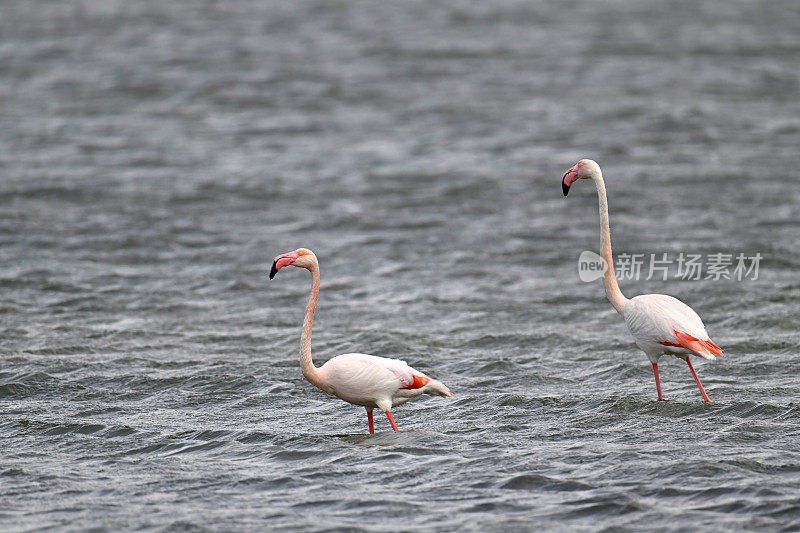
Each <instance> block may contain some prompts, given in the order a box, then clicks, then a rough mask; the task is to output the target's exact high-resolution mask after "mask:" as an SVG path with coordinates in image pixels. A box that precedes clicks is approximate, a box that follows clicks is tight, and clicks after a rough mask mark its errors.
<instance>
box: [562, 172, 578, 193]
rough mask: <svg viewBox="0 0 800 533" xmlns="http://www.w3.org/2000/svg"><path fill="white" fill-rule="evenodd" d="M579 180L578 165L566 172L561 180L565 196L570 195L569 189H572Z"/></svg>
mask: <svg viewBox="0 0 800 533" xmlns="http://www.w3.org/2000/svg"><path fill="white" fill-rule="evenodd" d="M577 179H578V169H577V165H575V166H574V167H572V168H571V169H569V170H567V171H566V172H564V177H563V178H561V190H562V191H563V192H564V196H566V195H567V194H569V188H570V187H572V184H573V183H575V181H576V180H577Z"/></svg>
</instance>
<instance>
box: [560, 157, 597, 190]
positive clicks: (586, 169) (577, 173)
mask: <svg viewBox="0 0 800 533" xmlns="http://www.w3.org/2000/svg"><path fill="white" fill-rule="evenodd" d="M600 175H601V173H600V165H598V164H597V163H595V162H594V161H592V160H591V159H581V160H580V161H578V162H577V163H576V164H575V166H574V167H572V168H571V169H569V170H567V171H566V172H564V177H563V178H561V190H562V191H564V196H566V195H567V194H569V188H570V187H572V184H573V183H575V182H576V181H578V180H581V179H594V178H596V177H597V176H600Z"/></svg>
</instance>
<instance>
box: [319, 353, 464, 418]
mask: <svg viewBox="0 0 800 533" xmlns="http://www.w3.org/2000/svg"><path fill="white" fill-rule="evenodd" d="M319 371H320V374H321V376H322V378H323V379H324V382H325V384H326V385H327V388H328V389H329V390H326V392H329V394H332V395H334V396H336V397H337V398H341V399H342V400H344V401H346V402H348V403H352V404H354V405H361V406H363V407H366V408H367V409H373V408H376V407H377V408H378V409H380V410H381V411H390V410H391V409H392V407H395V406H398V405H402V404H404V403H406V402H407V401H409V400H411V399H412V398H415V397H417V396H419V395H420V394H425V393H428V394H437V395H439V396H452V395H453V394H452V393H451V392H450V391H449V390H448V389H447V387H445V386H444V385H443V384H442V383H441V382H439V381H437V380H435V379H431V378H430V377H428V376H426V375H425V374H423V373H422V372H420V371H419V370H415V369H414V368H412V367H410V366H408V364H407V363H406V362H405V361H401V360H399V359H388V358H386V357H376V356H374V355H368V354H364V353H346V354H342V355H337V356H336V357H334V358H333V359H331V360H329V361H328V362H327V363H325V364H324V365H322V367H320V369H319Z"/></svg>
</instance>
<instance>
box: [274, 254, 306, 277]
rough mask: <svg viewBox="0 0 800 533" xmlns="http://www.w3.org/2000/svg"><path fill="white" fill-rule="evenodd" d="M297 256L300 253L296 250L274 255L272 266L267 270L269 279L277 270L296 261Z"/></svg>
mask: <svg viewBox="0 0 800 533" xmlns="http://www.w3.org/2000/svg"><path fill="white" fill-rule="evenodd" d="M298 257H300V253H299V252H297V251H294V252H289V253H286V254H281V255H279V256H278V257H276V258H275V261H274V262H273V263H272V268H271V269H270V270H269V279H272V278H274V277H275V274H277V273H278V270H280V269H282V268H283V267H285V266H286V265H291V264H292V263H294V262H295V261H297V258H298Z"/></svg>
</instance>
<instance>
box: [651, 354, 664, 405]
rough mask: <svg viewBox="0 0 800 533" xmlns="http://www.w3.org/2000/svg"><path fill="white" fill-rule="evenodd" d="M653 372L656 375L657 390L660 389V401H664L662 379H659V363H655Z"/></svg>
mask: <svg viewBox="0 0 800 533" xmlns="http://www.w3.org/2000/svg"><path fill="white" fill-rule="evenodd" d="M653 373H654V374H655V375H656V390H657V391H658V401H659V402H662V401H664V398H662V397H661V380H660V379H658V365H657V364H655V363H653Z"/></svg>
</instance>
